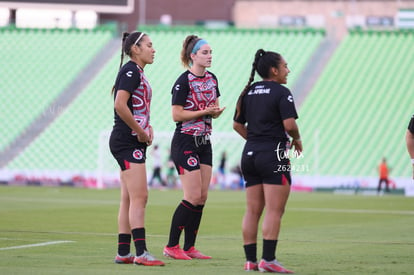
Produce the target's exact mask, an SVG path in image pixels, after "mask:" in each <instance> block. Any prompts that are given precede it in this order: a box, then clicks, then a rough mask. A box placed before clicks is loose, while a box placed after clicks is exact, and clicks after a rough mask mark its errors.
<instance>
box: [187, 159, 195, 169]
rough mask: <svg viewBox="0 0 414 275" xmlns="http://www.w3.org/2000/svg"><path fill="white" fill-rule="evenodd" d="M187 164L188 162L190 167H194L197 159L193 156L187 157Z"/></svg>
mask: <svg viewBox="0 0 414 275" xmlns="http://www.w3.org/2000/svg"><path fill="white" fill-rule="evenodd" d="M187 164H188V165H189V166H191V167H195V166H197V164H198V161H197V159H196V158H195V157H189V158H188V159H187Z"/></svg>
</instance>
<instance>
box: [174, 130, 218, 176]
mask: <svg viewBox="0 0 414 275" xmlns="http://www.w3.org/2000/svg"><path fill="white" fill-rule="evenodd" d="M171 157H172V160H173V161H174V164H175V168H176V169H177V172H178V174H179V175H182V174H184V170H188V171H194V170H197V169H200V164H206V165H210V166H212V165H213V152H212V150H211V143H210V136H192V135H186V134H181V133H174V137H173V139H172V141H171Z"/></svg>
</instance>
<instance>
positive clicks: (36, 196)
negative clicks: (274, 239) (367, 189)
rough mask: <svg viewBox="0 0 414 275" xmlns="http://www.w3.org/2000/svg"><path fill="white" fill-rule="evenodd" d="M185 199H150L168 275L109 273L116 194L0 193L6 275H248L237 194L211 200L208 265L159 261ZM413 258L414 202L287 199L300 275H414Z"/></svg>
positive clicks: (151, 223)
mask: <svg viewBox="0 0 414 275" xmlns="http://www.w3.org/2000/svg"><path fill="white" fill-rule="evenodd" d="M181 196H182V195H181V191H177V190H174V191H172V190H169V191H159V190H151V191H150V198H149V202H148V207H147V219H146V223H147V225H146V230H147V245H148V248H149V250H150V252H152V253H153V254H154V255H156V256H157V257H159V258H161V259H163V260H165V262H166V266H164V267H143V266H133V265H116V264H114V263H113V258H114V256H115V253H116V242H117V239H116V238H117V237H116V236H117V235H116V232H117V225H116V223H117V222H116V220H117V211H118V197H119V190H87V189H76V188H52V187H8V186H1V187H0V274H42V275H43V274H198V275H201V274H215V275H220V274H245V272H244V271H243V264H244V253H243V248H242V239H241V229H240V228H241V219H242V216H243V212H244V192H240V191H227V192H225V191H211V192H210V195H209V200H208V204H207V206H206V208H205V212H204V217H203V220H202V224H201V229H200V232H199V237H198V243H197V244H198V245H197V247H198V248H199V249H200V250H202V251H203V252H205V253H206V254H208V255H212V256H213V259H212V260H204V261H203V260H191V261H174V260H170V259H165V258H164V257H163V256H162V248H163V246H164V245H165V244H166V242H167V238H168V236H167V235H168V232H169V224H170V220H171V215H172V213H173V211H174V210H175V207H176V205H177V203H178V201H179V200H180V199H181ZM259 240H260V241H259V243H258V248H259V251H258V257H260V256H261V237H260V236H259ZM36 245H39V246H36ZM40 245H42V246H40ZM413 256H414V198H406V197H402V196H392V195H390V196H380V197H377V196H349V195H333V194H327V193H292V194H291V197H290V200H289V202H288V205H287V211H286V214H285V217H284V220H283V225H282V231H281V234H280V241H279V245H278V259H279V261H280V262H282V263H283V264H284V265H285V266H286V267H287V268H289V269H292V270H294V271H295V272H296V274H413V273H414V259H413Z"/></svg>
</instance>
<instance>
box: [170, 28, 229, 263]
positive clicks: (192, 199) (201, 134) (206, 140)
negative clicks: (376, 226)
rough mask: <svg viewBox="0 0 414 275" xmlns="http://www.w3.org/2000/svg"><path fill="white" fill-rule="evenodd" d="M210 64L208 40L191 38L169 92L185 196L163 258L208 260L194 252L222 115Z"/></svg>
mask: <svg viewBox="0 0 414 275" xmlns="http://www.w3.org/2000/svg"><path fill="white" fill-rule="evenodd" d="M211 59H212V51H211V47H210V45H209V44H208V43H207V41H206V40H204V39H201V38H199V37H197V36H195V35H189V36H187V37H186V39H185V40H184V43H183V48H182V51H181V61H182V63H183V65H184V66H185V67H186V68H188V70H187V71H185V72H184V73H183V74H181V75H180V76H179V77H178V79H177V81H176V82H175V84H174V86H173V88H172V117H173V120H174V121H175V122H176V125H177V127H176V130H175V132H174V136H173V139H172V142H171V154H172V159H173V161H174V164H175V167H176V169H177V171H178V174H179V175H180V179H181V183H182V187H183V192H184V198H183V200H182V201H181V202H180V203H179V205H178V207H177V208H176V210H175V213H174V215H173V217H172V221H171V228H170V235H169V241H168V244H167V245H166V246H165V247H164V255H165V256H167V257H171V258H174V259H180V260H191V259H192V258H196V259H210V258H211V257H210V256H206V255H204V254H202V253H201V252H200V251H198V250H197V249H195V247H194V245H195V240H196V236H197V232H198V228H199V225H200V221H201V216H202V214H203V208H204V205H205V203H206V200H207V193H208V189H209V184H210V180H211V175H212V149H211V143H210V134H211V130H212V118H217V117H219V116H220V115H221V113H222V112H223V110H224V108H220V107H219V100H218V97H219V96H220V92H219V88H218V84H217V78H216V76H215V75H214V74H212V73H211V72H209V71H207V68H209V67H210V66H211ZM182 230H184V231H185V241H184V247H183V249H181V248H180V245H179V241H180V236H181V232H182Z"/></svg>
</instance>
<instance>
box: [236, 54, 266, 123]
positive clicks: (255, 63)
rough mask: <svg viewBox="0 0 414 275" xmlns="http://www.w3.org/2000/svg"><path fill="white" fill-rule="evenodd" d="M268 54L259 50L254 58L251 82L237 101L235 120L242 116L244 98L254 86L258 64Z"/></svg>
mask: <svg viewBox="0 0 414 275" xmlns="http://www.w3.org/2000/svg"><path fill="white" fill-rule="evenodd" d="M265 53H266V52H265V51H264V50H263V49H259V50H257V52H256V54H255V56H254V61H253V64H252V70H251V72H250V77H249V81H247V84H246V86H245V87H244V89H243V91H242V92H241V93H240V95H239V98H238V99H237V104H236V115H235V118H236V119H237V118H238V117H239V116H240V113H241V109H242V105H243V98H244V95H245V94H246V93H247V91H248V90H249V88H250V85H251V84H252V82H253V80H254V74H255V72H256V70H257V62H258V61H259V59H260V58H261V57H262V56H263V55H264V54H265Z"/></svg>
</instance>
